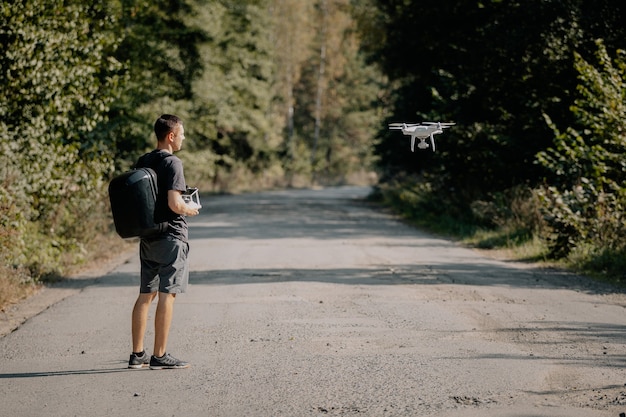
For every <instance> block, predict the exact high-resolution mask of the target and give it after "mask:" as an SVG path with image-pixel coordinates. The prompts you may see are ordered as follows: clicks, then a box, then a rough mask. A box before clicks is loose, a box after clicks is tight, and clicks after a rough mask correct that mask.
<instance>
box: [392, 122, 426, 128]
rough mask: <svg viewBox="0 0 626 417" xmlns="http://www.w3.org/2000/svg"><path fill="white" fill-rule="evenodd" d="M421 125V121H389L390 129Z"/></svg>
mask: <svg viewBox="0 0 626 417" xmlns="http://www.w3.org/2000/svg"><path fill="white" fill-rule="evenodd" d="M413 126H419V123H389V128H390V129H402V128H405V127H413Z"/></svg>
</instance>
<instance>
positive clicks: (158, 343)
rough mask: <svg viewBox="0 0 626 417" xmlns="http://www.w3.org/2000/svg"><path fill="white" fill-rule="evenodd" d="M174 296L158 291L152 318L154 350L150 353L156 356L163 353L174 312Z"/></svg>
mask: <svg viewBox="0 0 626 417" xmlns="http://www.w3.org/2000/svg"><path fill="white" fill-rule="evenodd" d="M175 298H176V294H166V293H162V292H160V293H159V302H158V303H157V308H156V315H155V318H154V351H153V353H152V354H153V355H154V356H156V357H161V356H163V355H165V349H166V348H167V338H168V336H169V333H170V325H171V324H172V315H173V314H174V300H175Z"/></svg>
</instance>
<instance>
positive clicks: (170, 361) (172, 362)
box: [150, 353, 189, 369]
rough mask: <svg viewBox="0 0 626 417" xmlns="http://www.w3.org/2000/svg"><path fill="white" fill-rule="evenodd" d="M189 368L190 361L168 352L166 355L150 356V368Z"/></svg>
mask: <svg viewBox="0 0 626 417" xmlns="http://www.w3.org/2000/svg"><path fill="white" fill-rule="evenodd" d="M184 368H189V363H187V362H185V361H181V360H178V359H176V358H175V357H173V356H172V355H170V354H169V353H166V354H165V355H163V356H161V357H160V358H157V357H156V356H154V355H152V357H151V358H150V369H184Z"/></svg>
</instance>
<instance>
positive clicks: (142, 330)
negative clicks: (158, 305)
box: [132, 293, 156, 353]
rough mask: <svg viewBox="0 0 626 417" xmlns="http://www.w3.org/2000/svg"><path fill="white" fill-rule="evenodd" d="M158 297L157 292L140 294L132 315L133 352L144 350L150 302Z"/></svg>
mask: <svg viewBox="0 0 626 417" xmlns="http://www.w3.org/2000/svg"><path fill="white" fill-rule="evenodd" d="M154 297H156V293H150V294H139V297H137V301H135V306H134V307H133V315H132V335H133V352H137V353H139V352H143V350H144V345H143V342H144V336H145V334H146V326H147V322H148V312H149V311H150V304H152V300H154Z"/></svg>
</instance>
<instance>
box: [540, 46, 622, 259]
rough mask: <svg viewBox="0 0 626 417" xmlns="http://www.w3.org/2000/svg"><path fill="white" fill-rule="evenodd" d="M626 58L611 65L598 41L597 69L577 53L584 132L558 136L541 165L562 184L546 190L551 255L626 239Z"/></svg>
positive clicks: (577, 111)
mask: <svg viewBox="0 0 626 417" xmlns="http://www.w3.org/2000/svg"><path fill="white" fill-rule="evenodd" d="M625 58H626V53H625V52H624V51H623V50H618V51H617V56H616V58H615V60H614V61H612V60H611V58H610V56H609V54H608V52H607V50H606V48H605V46H604V45H603V43H602V42H598V51H597V66H594V65H593V64H591V63H589V62H587V61H585V60H584V59H583V58H582V57H581V55H580V54H576V69H577V70H578V72H579V80H580V85H579V86H578V91H579V94H580V95H579V98H577V99H576V101H575V104H574V106H572V113H573V114H574V115H575V116H576V119H577V121H578V126H580V128H579V129H576V128H574V127H570V128H568V129H566V131H565V132H560V131H559V130H558V128H557V127H556V126H555V125H554V124H553V123H551V120H550V119H549V117H547V120H548V122H549V123H550V125H551V127H552V128H553V129H554V132H555V141H554V147H551V148H548V149H547V150H546V151H543V152H540V153H539V154H538V156H537V158H538V161H539V163H541V164H542V165H543V166H545V167H546V168H547V169H549V170H550V171H552V172H553V173H554V174H555V175H556V177H557V181H555V183H554V184H553V185H548V186H545V187H543V188H542V190H541V195H542V197H543V201H544V205H545V210H546V212H547V219H548V222H549V224H550V226H551V227H552V236H551V240H552V246H551V247H552V254H553V255H554V256H556V257H563V256H567V255H568V254H569V253H570V251H571V250H572V249H573V248H575V247H576V246H578V245H581V244H585V243H586V244H592V245H593V246H596V247H599V248H606V249H613V250H615V249H617V250H619V249H622V248H623V247H624V241H625V238H626V219H625V218H624V210H625V209H626V188H625V186H624V184H626V161H625V160H624V154H625V153H626V60H625Z"/></svg>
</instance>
